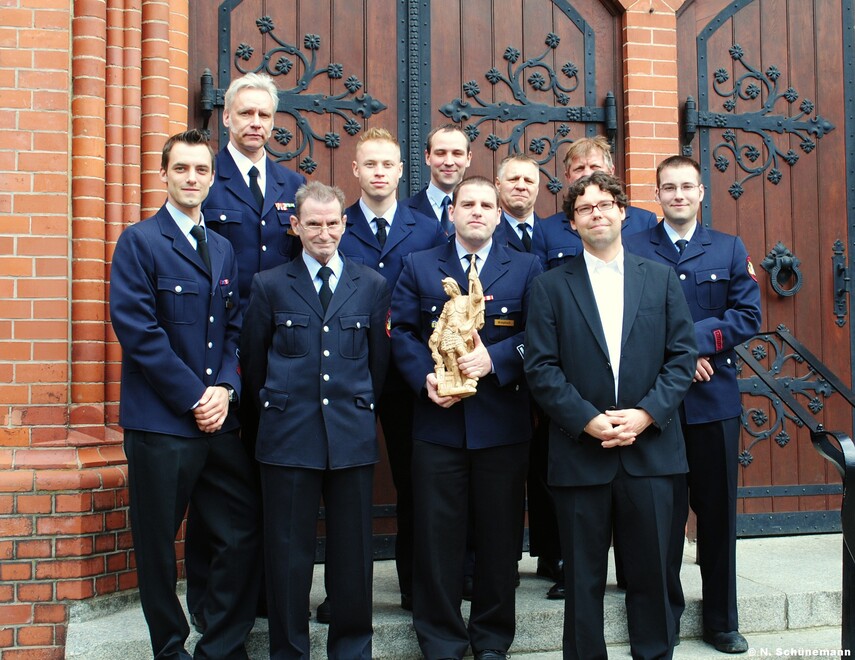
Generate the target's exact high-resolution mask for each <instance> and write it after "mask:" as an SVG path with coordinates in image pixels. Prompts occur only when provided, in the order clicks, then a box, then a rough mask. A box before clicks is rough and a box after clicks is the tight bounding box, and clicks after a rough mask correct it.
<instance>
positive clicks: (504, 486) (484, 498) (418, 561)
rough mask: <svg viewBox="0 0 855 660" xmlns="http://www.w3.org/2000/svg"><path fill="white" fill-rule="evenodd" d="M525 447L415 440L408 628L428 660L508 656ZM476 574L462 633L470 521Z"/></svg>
mask: <svg viewBox="0 0 855 660" xmlns="http://www.w3.org/2000/svg"><path fill="white" fill-rule="evenodd" d="M528 451H529V448H528V442H524V443H519V444H513V445H504V446H501V447H491V448H487V449H460V448H455V447H446V446H443V445H437V444H432V443H428V442H422V441H419V440H416V441H414V442H413V493H414V504H415V523H416V528H415V541H416V546H415V574H414V577H413V623H414V625H415V628H416V635H417V636H418V640H419V646H420V647H421V650H422V653H423V654H424V655H425V657H426V658H427V659H428V660H433V659H435V658H462V657H463V655H464V653H465V652H466V648H467V647H468V646H469V645H470V644H471V646H472V650H473V652H475V653H477V652H479V651H484V650H487V649H495V650H499V651H506V650H507V649H508V648H509V647H510V645H511V643H512V642H513V639H514V631H515V611H516V609H515V589H516V578H515V568H516V561H517V557H518V555H519V549H520V544H521V543H522V538H521V536H522V529H521V527H520V518H521V516H522V513H523V497H524V491H525V475H526V471H527V469H528ZM470 513H471V516H472V518H473V529H474V535H473V539H472V540H473V544H474V548H475V557H476V561H475V575H474V589H473V594H472V608H471V613H470V616H469V626H468V629H467V627H466V625H465V624H464V622H463V617H462V615H461V613H460V604H461V601H462V592H463V563H464V562H463V560H464V556H465V553H466V534H467V525H468V518H469V516H470Z"/></svg>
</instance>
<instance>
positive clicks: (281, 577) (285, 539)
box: [261, 463, 374, 660]
mask: <svg viewBox="0 0 855 660" xmlns="http://www.w3.org/2000/svg"><path fill="white" fill-rule="evenodd" d="M373 477H374V466H373V465H365V466H359V467H353V468H343V469H340V470H311V469H307V468H295V467H283V466H279V465H268V464H264V463H262V465H261V491H262V494H263V497H264V562H265V568H266V573H267V615H268V619H269V622H270V657H271V658H273V659H275V660H284V659H286V658H288V659H290V658H305V659H308V658H309V620H308V617H307V616H306V613H307V612H308V609H309V593H310V592H311V589H312V570H313V567H314V559H315V543H316V540H317V523H318V508H319V507H320V502H321V496H322V495H323V499H324V506H325V511H326V541H327V542H326V566H325V571H326V572H325V576H326V587H327V594H328V596H329V599H330V612H331V616H332V620H331V621H330V627H329V635H328V637H327V657H328V658H330V659H340V660H359V659H360V658H364V659H366V660H368V659H370V658H371V636H372V628H371V607H372V603H371V599H372V579H373V569H374V565H373V554H372V538H371V495H372V493H371V489H372V484H373Z"/></svg>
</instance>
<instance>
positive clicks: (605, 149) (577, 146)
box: [564, 135, 615, 170]
mask: <svg viewBox="0 0 855 660" xmlns="http://www.w3.org/2000/svg"><path fill="white" fill-rule="evenodd" d="M592 151H599V152H600V153H601V154H602V155H603V164H604V165H605V166H606V167H607V168H608V169H610V170H614V168H615V161H614V159H613V158H612V145H611V144H609V141H608V140H607V139H606V138H604V137H603V136H602V135H597V136H595V137H592V138H589V137H585V138H579V139H578V140H576V141H575V142H573V144H571V145H570V148H569V149H568V150H567V153H566V154H564V169H565V170H566V169H567V168H568V167H570V162H571V161H572V160H573V159H574V158H584V157H585V156H587V155H588V154H589V153H591V152H592Z"/></svg>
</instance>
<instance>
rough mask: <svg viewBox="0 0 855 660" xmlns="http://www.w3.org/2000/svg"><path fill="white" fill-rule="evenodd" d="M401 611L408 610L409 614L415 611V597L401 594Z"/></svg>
mask: <svg viewBox="0 0 855 660" xmlns="http://www.w3.org/2000/svg"><path fill="white" fill-rule="evenodd" d="M401 609H402V610H407V612H412V611H413V595H412V594H401Z"/></svg>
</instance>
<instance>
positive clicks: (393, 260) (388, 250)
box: [338, 202, 448, 291]
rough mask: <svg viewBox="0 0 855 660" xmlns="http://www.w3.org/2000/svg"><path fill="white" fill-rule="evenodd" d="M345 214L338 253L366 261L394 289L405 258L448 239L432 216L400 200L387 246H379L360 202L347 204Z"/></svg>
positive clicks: (362, 262) (358, 261) (387, 238)
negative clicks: (345, 219) (345, 224)
mask: <svg viewBox="0 0 855 660" xmlns="http://www.w3.org/2000/svg"><path fill="white" fill-rule="evenodd" d="M344 214H345V215H346V216H347V229H346V230H345V232H344V235H343V236H342V237H341V243H339V246H338V249H339V252H341V253H342V254H343V255H344V256H345V257H347V258H348V259H350V260H351V261H355V262H356V263H360V264H365V265H366V266H368V267H370V268H372V269H374V270H376V271H377V272H378V273H380V274H381V275H382V276H383V277H385V278H386V281H387V282H388V283H389V290H390V291H391V290H393V289H394V288H395V283H396V282H397V281H398V276H399V275H400V274H401V269H402V268H403V267H404V257H406V256H407V255H408V254H410V253H411V252H417V251H419V250H427V249H428V248H432V247H434V246H436V245H441V244H444V243H446V242H447V241H448V237H447V236H446V235H445V232H444V231H442V226H441V225H440V224H439V222H438V221H437V219H436V216H435V215H433V214H431V215H430V216H426V215H422V214H421V213H419V212H417V211H413V210H412V209H410V208H409V207H408V206H406V205H404V204H402V203H398V207H397V208H396V209H395V217H394V218H393V219H392V225H391V227H389V235H388V236H387V237H386V245H384V246H383V248H382V249H381V248H380V243H378V242H377V237H376V236H375V235H374V231H373V230H372V229H371V225H369V224H368V220H369V218H366V217H365V216H364V215H363V213H362V208H361V207H360V206H359V202H357V203H356V204H353V205H351V206H349V207H347V209H345V211H344ZM370 219H371V220H373V219H374V218H370Z"/></svg>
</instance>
